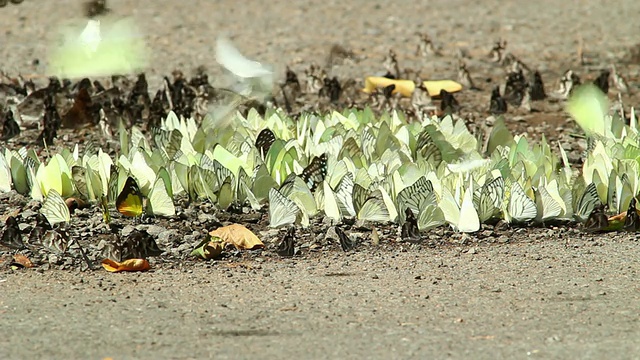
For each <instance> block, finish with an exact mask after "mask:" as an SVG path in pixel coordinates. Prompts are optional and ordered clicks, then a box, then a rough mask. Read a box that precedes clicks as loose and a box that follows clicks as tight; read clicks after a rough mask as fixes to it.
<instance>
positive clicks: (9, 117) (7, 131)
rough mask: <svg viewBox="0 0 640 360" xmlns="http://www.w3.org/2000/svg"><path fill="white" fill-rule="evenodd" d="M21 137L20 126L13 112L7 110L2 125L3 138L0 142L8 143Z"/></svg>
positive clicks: (0, 138)
mask: <svg viewBox="0 0 640 360" xmlns="http://www.w3.org/2000/svg"><path fill="white" fill-rule="evenodd" d="M18 135H20V125H18V123H17V122H16V119H14V118H13V111H11V110H7V112H6V113H5V116H4V124H3V125H2V137H0V140H2V141H7V140H9V139H12V138H14V137H16V136H18Z"/></svg>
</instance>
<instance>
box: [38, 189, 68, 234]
mask: <svg viewBox="0 0 640 360" xmlns="http://www.w3.org/2000/svg"><path fill="white" fill-rule="evenodd" d="M40 212H41V213H42V215H44V216H45V217H46V218H47V220H48V221H49V224H51V225H55V224H58V223H61V222H67V223H68V222H69V221H71V213H70V212H69V208H68V207H67V204H66V203H65V202H64V199H63V198H62V196H60V193H58V192H57V191H56V189H50V190H49V192H48V193H47V197H46V198H45V199H44V203H43V204H42V208H41V209H40Z"/></svg>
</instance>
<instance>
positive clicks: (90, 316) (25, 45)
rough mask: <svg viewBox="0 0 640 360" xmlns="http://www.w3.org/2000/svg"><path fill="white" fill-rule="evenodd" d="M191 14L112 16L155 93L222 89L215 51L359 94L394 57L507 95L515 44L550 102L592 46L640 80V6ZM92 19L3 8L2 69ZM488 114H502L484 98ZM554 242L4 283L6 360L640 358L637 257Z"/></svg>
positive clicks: (233, 5) (362, 5)
mask: <svg viewBox="0 0 640 360" xmlns="http://www.w3.org/2000/svg"><path fill="white" fill-rule="evenodd" d="M177 4H178V3H177V2H174V1H168V0H155V1H150V0H138V1H124V0H123V1H115V0H113V1H109V6H110V7H111V8H112V9H113V13H114V14H116V15H132V16H134V17H135V18H136V19H137V20H139V23H140V25H141V27H142V28H143V29H144V30H145V31H146V33H147V40H148V43H149V46H150V47H151V48H152V50H153V51H154V57H153V63H152V64H151V67H150V69H149V70H148V71H147V74H148V76H149V79H150V86H151V88H157V86H158V84H159V80H160V78H161V76H163V75H166V74H168V73H170V72H171V71H172V70H173V69H176V68H180V69H183V70H185V72H187V73H189V72H190V71H192V70H193V69H195V68H196V67H198V66H205V67H206V68H207V69H208V70H209V71H210V72H211V73H213V74H216V73H217V71H218V70H217V66H216V65H215V60H214V58H215V56H214V46H215V39H216V37H217V36H218V35H220V34H226V35H228V36H229V37H231V38H232V39H233V41H234V42H235V43H236V44H237V46H238V47H239V48H240V49H241V51H243V52H244V53H245V54H246V55H247V56H250V57H252V58H255V59H258V60H260V61H264V62H267V63H271V64H274V66H275V67H276V68H277V69H284V66H285V65H290V66H292V68H293V69H294V70H297V71H300V70H302V69H304V68H306V67H307V66H308V64H309V63H310V62H316V63H319V64H324V63H326V61H327V55H328V53H329V49H330V47H331V46H332V45H333V44H340V45H342V46H344V47H346V48H348V49H351V50H353V51H354V52H355V53H356V57H357V58H358V61H356V62H347V63H345V64H343V65H340V66H334V67H333V68H332V69H331V71H332V73H333V74H335V75H338V76H339V77H352V78H357V79H360V78H362V77H364V76H366V75H369V74H373V73H378V72H380V71H384V70H383V69H384V68H383V67H382V65H381V63H382V60H383V58H384V56H385V54H386V52H387V51H388V49H389V48H393V49H394V50H395V51H396V53H398V54H399V58H400V59H399V60H400V62H401V65H402V66H406V67H411V68H414V69H421V73H422V74H423V77H424V78H455V76H456V71H457V70H456V67H455V53H456V49H457V48H464V49H466V50H467V51H468V53H469V55H470V56H471V57H472V58H473V59H474V61H472V62H470V70H471V71H472V75H474V71H476V73H475V74H477V75H476V76H477V79H478V80H480V79H483V78H495V77H496V76H498V75H500V74H499V73H498V75H496V73H495V71H494V70H491V67H490V66H488V65H487V61H486V60H483V57H485V56H486V54H487V53H488V52H489V50H490V48H491V46H492V44H493V43H494V41H496V40H497V39H498V38H504V39H506V40H508V49H509V50H510V51H511V52H513V53H514V54H516V55H517V56H518V57H520V58H521V59H523V60H524V61H525V62H526V63H527V64H529V65H530V66H532V67H534V68H537V69H539V70H540V71H541V73H542V75H543V77H544V78H545V81H548V84H549V85H548V87H550V86H552V85H551V84H552V83H553V81H555V80H557V78H558V77H559V76H560V75H561V74H562V72H563V71H564V70H566V69H567V68H568V67H569V66H574V67H575V66H577V65H576V55H575V54H576V48H577V44H578V39H579V38H580V37H581V38H582V39H583V40H584V44H585V48H586V54H587V56H588V57H590V56H591V57H593V58H595V59H596V62H597V63H598V64H608V63H609V62H616V63H618V64H619V65H618V69H619V70H621V71H622V72H624V73H625V74H627V75H628V77H629V79H631V80H633V79H636V78H637V77H638V67H637V65H638V64H630V63H624V62H623V57H624V55H625V53H626V51H627V50H628V49H629V48H630V47H631V46H634V45H635V44H636V43H637V42H640V39H638V37H637V33H638V25H637V22H635V21H631V19H630V18H629V16H631V15H633V14H638V13H640V2H637V1H629V0H625V1H619V2H616V4H615V5H612V4H611V3H605V2H600V1H586V0H574V1H565V2H560V1H550V0H547V1H537V2H529V1H511V2H508V3H507V2H503V1H497V0H492V1H475V2H473V1H468V0H449V1H440V0H436V1H420V2H417V1H398V2H395V3H394V4H391V3H390V2H382V1H363V0H353V1H331V0H328V1H322V2H320V1H299V2H296V3H294V4H291V3H290V2H286V1H281V0H275V1H270V2H258V1H246V2H243V3H242V5H238V3H237V2H232V1H216V2H210V1H204V0H200V1H195V0H194V1H189V2H184V3H183V4H181V5H177ZM81 16H82V3H81V2H79V1H63V0H60V1H46V2H41V1H36V0H25V1H24V3H23V4H21V5H18V6H15V5H12V4H9V5H8V6H7V7H5V8H2V9H0V23H2V25H3V28H4V30H5V31H4V32H2V33H0V45H1V46H2V53H3V58H2V62H1V63H0V67H1V68H2V69H3V70H5V71H7V72H8V73H9V74H13V75H15V74H17V73H18V72H20V73H23V74H34V75H39V74H44V71H45V66H46V61H45V59H46V49H47V44H48V39H49V38H50V37H51V35H50V34H51V33H52V29H54V28H55V26H56V25H57V24H59V23H62V22H63V21H65V20H67V19H70V18H74V17H81ZM416 32H427V33H429V34H430V35H431V36H432V37H433V38H434V40H435V42H436V44H437V45H439V46H440V47H441V48H442V52H443V53H444V56H443V57H441V58H435V59H433V60H430V61H424V60H421V59H419V58H418V57H417V56H415V55H414V51H415V46H416V43H417V37H416V35H415V33H416ZM34 59H39V60H40V61H39V63H40V65H33V60H34ZM581 71H582V72H584V73H585V74H588V76H591V77H594V75H593V72H589V71H590V70H589V69H588V68H584V69H581ZM280 73H282V72H280ZM596 75H597V74H596ZM632 88H633V89H635V90H636V91H637V82H636V83H634V82H633V81H632ZM460 96H461V97H460V98H459V99H461V102H462V101H464V100H465V96H466V95H464V94H461V95H460ZM474 99H475V100H478V99H480V100H481V101H483V102H484V101H486V103H488V99H489V93H488V91H487V89H485V90H484V91H483V92H481V93H480V95H476V96H475V98H474ZM480 100H478V101H480ZM635 104H638V102H635ZM478 106H479V105H478ZM483 106H484V103H483ZM532 116H533V117H535V114H534V115H532ZM559 233H560V232H558V231H554V230H541V231H536V232H529V231H525V230H523V231H522V232H521V233H516V234H515V235H514V236H513V238H512V239H509V240H510V241H508V242H506V243H501V244H498V243H496V244H486V243H476V242H474V241H467V242H463V241H460V237H456V238H455V239H452V240H451V245H450V246H444V247H437V248H429V247H419V246H418V247H416V246H412V245H402V246H396V247H394V248H393V249H392V250H388V249H386V248H380V249H378V248H374V247H369V248H366V249H362V250H361V251H359V252H356V253H352V254H348V255H346V254H344V253H342V252H340V251H339V250H335V251H328V252H324V253H322V256H318V255H317V254H315V255H314V254H308V255H305V256H303V257H299V258H295V259H294V260H278V259H276V258H270V257H258V258H256V259H253V260H251V261H246V262H244V261H235V262H233V261H221V262H212V263H208V264H204V263H197V264H194V263H189V264H176V265H175V266H170V265H168V264H163V265H162V266H158V267H156V268H155V270H153V271H151V272H147V273H134V274H109V273H106V272H104V271H94V272H75V271H56V270H48V271H37V270H31V271H10V270H4V269H3V270H0V319H2V320H1V321H0V333H2V334H4V336H2V337H1V338H0V358H3V359H23V358H56V359H60V358H72V359H73V358H91V359H99V358H105V357H112V358H113V359H133V358H141V359H142V358H180V359H184V358H207V357H210V358H220V359H244V358H251V359H258V358H318V359H320V358H332V359H335V358H354V359H360V358H380V359H396V358H397V359H407V358H416V359H418V358H419V359H424V358H491V359H495V358H512V359H519V358H544V359H549V358H558V359H567V358H581V359H587V358H593V359H601V358H605V357H607V358H611V359H618V358H619V359H634V358H635V359H638V358H640V355H638V354H640V343H638V341H637V339H639V338H640V311H639V310H638V309H640V285H639V282H638V277H639V274H638V269H640V265H639V264H640V251H639V250H640V244H639V243H638V240H637V238H636V237H635V236H631V235H623V234H604V235H598V236H595V235H594V236H584V235H582V234H579V233H577V232H564V233H563V234H565V236H563V237H559V236H558V234H559ZM567 234H568V235H567Z"/></svg>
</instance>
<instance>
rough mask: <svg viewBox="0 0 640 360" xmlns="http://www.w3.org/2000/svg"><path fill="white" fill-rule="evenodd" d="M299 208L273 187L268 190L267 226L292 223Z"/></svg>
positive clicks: (275, 226) (274, 226)
mask: <svg viewBox="0 0 640 360" xmlns="http://www.w3.org/2000/svg"><path fill="white" fill-rule="evenodd" d="M298 212H300V209H299V208H298V206H297V205H296V203H295V202H293V201H292V200H290V199H288V198H287V197H285V196H284V195H282V193H281V192H280V191H278V190H277V189H275V188H271V189H270V190H269V226H270V227H273V228H277V227H281V226H284V225H289V224H293V223H295V221H296V217H297V216H298Z"/></svg>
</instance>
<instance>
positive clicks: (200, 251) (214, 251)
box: [191, 236, 225, 260]
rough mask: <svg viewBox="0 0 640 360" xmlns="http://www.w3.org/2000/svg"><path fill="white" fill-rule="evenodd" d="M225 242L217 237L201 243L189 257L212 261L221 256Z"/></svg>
mask: <svg viewBox="0 0 640 360" xmlns="http://www.w3.org/2000/svg"><path fill="white" fill-rule="evenodd" d="M224 246H225V242H224V241H223V240H222V239H220V238H219V237H217V236H212V237H211V238H210V239H205V240H203V241H201V242H200V243H199V244H198V245H197V246H196V248H195V249H193V251H191V256H199V257H201V258H203V259H205V260H209V259H213V258H215V257H218V256H220V254H222V250H224Z"/></svg>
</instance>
